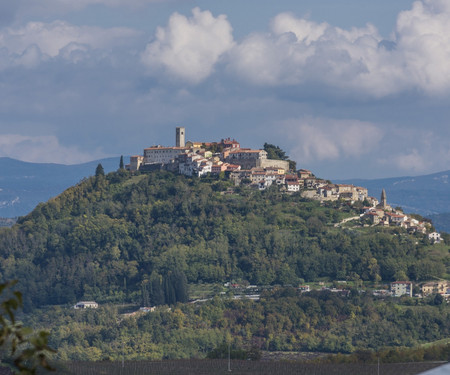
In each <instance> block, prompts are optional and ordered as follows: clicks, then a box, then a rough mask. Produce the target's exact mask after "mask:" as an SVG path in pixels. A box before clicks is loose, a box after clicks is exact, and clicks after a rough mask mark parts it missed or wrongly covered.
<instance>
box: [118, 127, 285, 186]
mask: <svg viewBox="0 0 450 375" xmlns="http://www.w3.org/2000/svg"><path fill="white" fill-rule="evenodd" d="M175 138H176V145H175V146H174V147H163V146H161V145H157V146H152V147H148V148H145V149H144V153H143V155H134V156H131V157H130V164H128V165H127V166H126V168H127V169H129V170H130V171H132V172H135V171H138V170H140V169H144V170H145V169H152V168H153V169H154V168H160V169H167V170H171V171H177V172H179V173H181V174H184V175H187V176H197V177H201V176H203V175H205V174H207V173H212V174H219V173H221V172H233V171H236V170H241V169H242V170H251V169H253V168H261V169H267V168H279V169H283V170H284V171H288V170H289V162H288V161H286V160H274V159H268V158H267V152H266V151H265V150H253V149H249V148H242V147H241V145H240V144H239V142H238V141H236V140H235V139H230V138H227V139H222V140H221V141H220V142H192V141H188V142H185V128H182V127H177V128H176V137H175Z"/></svg>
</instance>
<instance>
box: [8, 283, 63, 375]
mask: <svg viewBox="0 0 450 375" xmlns="http://www.w3.org/2000/svg"><path fill="white" fill-rule="evenodd" d="M16 283H17V281H9V282H5V283H1V284H0V295H2V294H4V293H5V292H6V294H7V295H6V296H5V297H3V299H2V301H1V303H0V348H2V349H4V350H6V352H7V355H8V356H10V358H11V359H12V366H10V367H11V368H12V369H13V370H14V371H15V372H16V373H19V374H36V371H37V369H38V368H39V367H42V368H44V369H46V370H49V371H52V370H53V368H52V367H51V366H50V364H49V363H48V361H47V353H50V352H54V350H53V349H51V348H50V347H49V346H48V335H49V333H48V332H45V331H39V332H37V333H33V330H32V329H31V328H28V327H23V326H22V324H20V323H18V322H17V321H16V312H17V310H18V309H19V308H22V293H20V292H18V291H10V288H12V287H13V286H14V285H15V284H16Z"/></svg>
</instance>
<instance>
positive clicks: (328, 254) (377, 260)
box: [0, 170, 448, 310]
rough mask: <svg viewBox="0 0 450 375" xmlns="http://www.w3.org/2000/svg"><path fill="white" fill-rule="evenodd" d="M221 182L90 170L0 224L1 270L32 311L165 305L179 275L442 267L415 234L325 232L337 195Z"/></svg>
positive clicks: (283, 280) (201, 277)
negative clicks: (88, 304)
mask: <svg viewBox="0 0 450 375" xmlns="http://www.w3.org/2000/svg"><path fill="white" fill-rule="evenodd" d="M229 186H230V185H229V182H228V181H224V180H221V179H217V180H214V179H211V178H209V179H197V178H186V177H184V176H178V175H175V174H172V173H169V172H166V173H162V172H152V173H150V174H148V175H138V176H131V175H130V174H129V173H128V172H126V171H124V170H120V171H118V172H114V173H110V174H108V175H106V176H104V175H103V174H102V173H97V176H96V177H92V178H89V179H87V180H85V181H83V182H81V183H80V184H78V185H77V186H74V187H72V188H70V189H68V190H66V191H65V192H64V193H63V194H61V195H60V196H58V197H56V198H54V199H52V200H50V201H49V202H47V203H45V204H40V205H39V206H38V207H37V208H36V209H35V210H34V211H33V212H32V213H31V214H29V215H27V216H25V217H22V218H20V219H19V221H18V224H17V225H15V226H14V227H13V228H10V229H7V228H3V229H0V277H1V278H4V279H19V280H20V285H21V286H20V288H21V289H22V290H24V291H26V294H25V298H24V305H25V308H26V309H27V310H30V309H31V308H33V307H36V306H43V305H52V304H66V303H74V302H76V301H77V300H80V299H95V300H97V301H98V302H107V301H111V302H114V301H115V302H122V301H128V302H136V303H141V304H145V305H147V304H150V305H156V304H161V303H169V304H171V303H174V302H176V301H184V300H186V298H187V290H186V282H188V283H201V282H204V283H214V282H224V281H228V280H247V281H248V282H250V283H252V284H259V285H274V284H280V285H296V284H298V283H300V282H303V281H307V282H309V281H314V280H316V279H318V278H328V279H331V280H336V279H340V280H345V279H347V280H355V281H358V280H363V281H373V282H378V281H379V280H385V281H391V280H396V279H405V278H410V279H411V280H424V279H429V278H430V277H432V276H436V277H440V276H441V275H443V274H444V273H445V272H446V265H447V267H448V256H447V258H446V260H445V261H446V262H447V263H445V262H442V259H435V258H431V257H429V256H428V253H427V250H426V248H425V244H426V243H427V241H426V240H424V239H423V236H422V237H420V236H411V235H407V234H406V233H404V232H402V231H401V230H398V229H394V230H390V229H375V228H366V229H361V230H357V229H344V230H343V229H340V228H334V227H333V225H331V224H332V223H336V222H339V221H340V220H341V219H342V218H343V217H346V216H352V215H354V214H355V212H354V211H352V208H351V207H348V206H346V205H343V204H341V203H339V202H338V203H333V205H334V206H333V207H331V206H330V207H326V206H320V204H319V203H318V202H313V201H307V200H304V199H302V198H301V197H300V195H298V194H294V195H287V194H282V193H280V192H278V191H277V189H276V188H275V187H274V188H272V189H268V190H267V191H265V192H259V191H252V190H249V189H247V188H236V191H235V193H234V194H231V195H230V194H222V192H223V191H224V190H226V189H227V188H228V187H229ZM393 231H394V233H393ZM393 234H395V235H393Z"/></svg>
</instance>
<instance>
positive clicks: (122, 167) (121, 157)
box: [119, 155, 124, 169]
mask: <svg viewBox="0 0 450 375" xmlns="http://www.w3.org/2000/svg"><path fill="white" fill-rule="evenodd" d="M119 169H124V166H123V155H121V156H120V162H119Z"/></svg>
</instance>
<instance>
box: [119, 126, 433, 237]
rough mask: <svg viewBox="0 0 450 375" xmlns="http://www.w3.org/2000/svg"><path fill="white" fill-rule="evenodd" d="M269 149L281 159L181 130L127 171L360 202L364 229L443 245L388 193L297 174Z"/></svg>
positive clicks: (134, 159) (150, 149) (133, 158)
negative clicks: (403, 232)
mask: <svg viewBox="0 0 450 375" xmlns="http://www.w3.org/2000/svg"><path fill="white" fill-rule="evenodd" d="M265 147H267V148H272V149H276V150H278V151H279V155H276V156H277V157H279V158H277V159H274V158H272V159H271V158H269V157H268V156H269V154H268V152H267V151H266V150H265V149H251V148H244V147H241V144H240V143H239V142H238V141H237V140H236V139H234V138H225V139H221V140H220V141H219V142H217V141H215V142H214V141H213V142H197V141H190V140H188V141H186V128H184V127H176V128H175V146H162V145H154V146H151V147H147V148H145V149H144V150H143V155H134V156H131V157H130V163H129V164H127V165H126V166H125V167H126V169H127V170H129V171H131V172H137V171H141V172H145V171H152V170H167V171H171V172H174V173H179V174H182V175H185V176H189V177H202V176H206V175H208V174H210V175H221V176H222V177H224V178H229V179H230V180H231V181H233V183H234V185H235V186H239V185H241V184H243V185H247V186H249V187H250V188H253V189H256V190H259V191H264V190H266V189H268V188H269V187H271V186H272V185H275V186H277V187H278V188H279V189H280V190H281V191H283V192H285V193H288V194H292V193H300V194H301V196H302V197H304V198H308V199H313V200H317V201H320V202H322V203H323V202H333V201H338V200H341V201H345V202H348V203H350V204H355V203H357V204H359V205H360V206H361V208H360V216H359V217H357V218H352V219H358V220H359V221H361V222H362V223H363V224H365V225H381V226H399V227H402V228H405V229H407V230H408V231H409V232H411V233H414V232H419V233H423V234H427V233H428V236H429V239H430V241H432V242H433V243H439V242H440V241H441V238H440V235H439V233H437V232H432V231H431V230H430V229H431V228H432V226H431V224H430V223H428V222H425V221H419V220H417V219H416V218H414V217H412V216H408V215H406V214H405V213H404V212H403V210H402V209H401V208H400V207H396V208H393V207H391V206H390V205H389V204H388V201H387V193H386V191H385V190H384V189H383V190H382V192H381V197H380V198H381V199H380V200H378V199H377V198H375V197H371V196H369V195H368V190H367V188H365V187H361V186H354V185H350V184H333V183H332V182H331V181H329V180H325V179H323V178H318V177H316V176H315V175H314V173H313V172H311V171H310V170H308V169H298V170H297V169H296V163H295V162H292V161H290V160H288V156H286V155H285V154H284V152H283V151H282V150H281V149H279V148H278V147H277V146H274V145H269V144H267V143H266V144H265ZM271 154H272V155H273V154H274V153H271ZM275 154H276V153H275Z"/></svg>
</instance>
